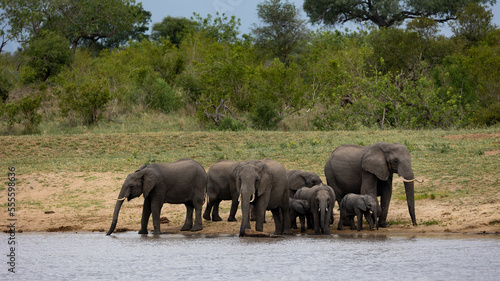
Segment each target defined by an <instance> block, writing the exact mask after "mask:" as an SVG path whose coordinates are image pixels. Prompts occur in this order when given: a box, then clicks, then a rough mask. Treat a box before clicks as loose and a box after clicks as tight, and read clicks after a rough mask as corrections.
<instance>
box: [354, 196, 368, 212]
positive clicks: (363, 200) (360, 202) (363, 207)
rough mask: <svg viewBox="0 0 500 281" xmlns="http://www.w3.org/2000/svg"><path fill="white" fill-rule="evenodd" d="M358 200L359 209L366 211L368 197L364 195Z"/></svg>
mask: <svg viewBox="0 0 500 281" xmlns="http://www.w3.org/2000/svg"><path fill="white" fill-rule="evenodd" d="M356 201H357V202H356V206H357V207H358V209H360V210H361V211H363V212H366V210H367V202H366V198H365V197H364V196H363V197H361V198H359V200H356Z"/></svg>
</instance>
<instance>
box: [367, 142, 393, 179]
mask: <svg viewBox="0 0 500 281" xmlns="http://www.w3.org/2000/svg"><path fill="white" fill-rule="evenodd" d="M361 168H362V169H363V170H365V171H367V172H370V173H372V174H374V175H375V176H377V178H379V179H380V180H383V181H386V180H388V179H389V168H387V162H386V160H385V152H384V151H383V150H382V149H381V148H380V147H379V146H378V145H372V146H370V147H367V151H366V152H365V154H363V158H362V159H361Z"/></svg>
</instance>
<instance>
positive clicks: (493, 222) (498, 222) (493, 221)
mask: <svg viewBox="0 0 500 281" xmlns="http://www.w3.org/2000/svg"><path fill="white" fill-rule="evenodd" d="M495 224H500V220H492V221H490V222H489V225H495Z"/></svg>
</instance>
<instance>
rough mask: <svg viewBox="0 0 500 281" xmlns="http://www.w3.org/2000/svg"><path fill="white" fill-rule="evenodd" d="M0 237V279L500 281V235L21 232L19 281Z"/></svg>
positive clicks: (16, 251) (18, 240) (5, 240)
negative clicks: (249, 235) (10, 268)
mask: <svg viewBox="0 0 500 281" xmlns="http://www.w3.org/2000/svg"><path fill="white" fill-rule="evenodd" d="M0 237H1V238H0V239H1V240H0V241H4V243H3V244H4V246H3V247H2V249H4V251H3V252H4V253H5V254H3V255H2V256H3V257H4V258H3V259H0V261H2V264H3V266H2V267H1V268H2V269H3V270H2V271H3V272H1V273H0V280H118V279H119V280H134V279H139V278H140V279H143V280H153V279H159V278H160V279H161V280H500V237H499V236H479V235H477V236H457V235H455V236H454V235H447V236H445V235H433V236H431V235H418V236H408V235H379V234H371V233H370V234H366V233H364V234H360V235H357V234H356V235H331V236H326V237H322V236H312V235H310V236H290V237H286V238H239V237H235V236H214V237H210V236H205V235H191V234H189V235H161V236H156V237H155V236H153V235H139V234H137V233H135V232H127V233H117V234H113V235H112V236H105V235H104V234H103V233H26V234H24V233H21V234H17V235H16V250H15V255H16V268H15V270H16V273H15V274H11V273H9V272H8V271H7V268H8V265H7V262H8V257H7V256H6V254H8V251H9V250H8V249H9V248H8V247H9V246H8V245H7V244H8V243H7V241H8V240H7V239H8V235H7V234H2V235H0ZM0 243H1V242H0Z"/></svg>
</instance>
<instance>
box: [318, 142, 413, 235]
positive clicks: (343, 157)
mask: <svg viewBox="0 0 500 281" xmlns="http://www.w3.org/2000/svg"><path fill="white" fill-rule="evenodd" d="M324 171H325V176H326V180H327V183H328V185H329V186H331V187H332V188H333V189H334V190H335V195H336V198H337V202H339V204H340V202H341V200H342V198H344V196H345V195H347V194H348V193H355V194H367V195H370V196H371V197H373V198H374V199H375V200H376V201H377V198H378V196H380V205H379V209H378V210H377V214H378V215H379V216H380V219H379V222H378V224H379V226H380V227H387V226H388V225H387V213H388V211H389V204H390V202H391V195H392V181H393V174H394V173H397V174H398V175H400V176H402V177H403V178H404V186H405V192H406V201H407V204H408V211H409V213H410V217H411V221H412V223H413V225H417V220H416V218H415V199H414V198H415V197H414V182H415V181H417V182H421V181H420V180H419V179H416V178H415V176H414V175H413V170H412V168H411V156H410V152H409V150H408V148H407V147H406V146H404V145H402V144H400V143H393V144H389V143H385V142H380V143H376V144H373V145H370V146H367V147H361V146H357V145H342V146H339V147H337V148H336V149H335V150H334V151H333V152H332V154H331V155H330V158H329V159H328V160H327V162H326V165H325V169H324ZM377 204H378V201H377Z"/></svg>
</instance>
